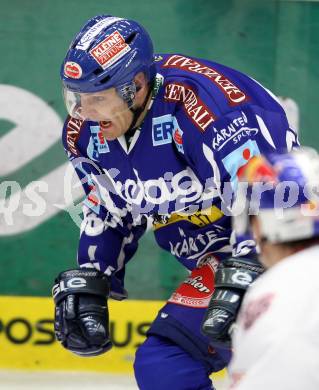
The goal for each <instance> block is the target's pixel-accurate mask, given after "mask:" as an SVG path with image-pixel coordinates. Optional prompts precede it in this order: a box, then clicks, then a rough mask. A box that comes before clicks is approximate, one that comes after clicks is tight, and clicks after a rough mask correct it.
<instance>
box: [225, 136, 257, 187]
mask: <svg viewBox="0 0 319 390" xmlns="http://www.w3.org/2000/svg"><path fill="white" fill-rule="evenodd" d="M259 155H260V150H259V148H258V145H257V142H256V141H253V140H248V141H246V142H245V143H244V144H243V145H241V146H239V147H238V148H237V149H235V150H233V151H232V152H231V153H229V154H228V155H227V156H226V157H224V158H223V159H222V162H223V164H224V167H225V168H226V170H227V172H228V173H229V175H230V181H231V185H232V188H233V189H234V190H236V188H237V184H238V176H240V172H241V170H242V169H244V167H245V165H246V164H247V163H248V161H249V160H250V159H251V158H252V157H254V156H259Z"/></svg>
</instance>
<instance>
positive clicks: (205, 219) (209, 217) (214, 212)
mask: <svg viewBox="0 0 319 390" xmlns="http://www.w3.org/2000/svg"><path fill="white" fill-rule="evenodd" d="M223 215H224V214H223V213H222V212H221V210H220V209H219V208H218V207H216V206H212V207H210V208H207V209H205V210H203V211H197V212H196V213H194V214H186V213H173V214H172V215H171V216H170V217H169V218H168V219H167V220H166V221H165V222H155V223H154V224H153V228H154V230H157V229H160V228H162V227H164V226H167V225H170V224H172V223H176V222H179V221H187V222H190V223H192V224H193V225H196V226H199V227H203V226H206V225H210V224H212V223H214V222H216V221H218V220H219V219H220V218H221V217H222V216H223Z"/></svg>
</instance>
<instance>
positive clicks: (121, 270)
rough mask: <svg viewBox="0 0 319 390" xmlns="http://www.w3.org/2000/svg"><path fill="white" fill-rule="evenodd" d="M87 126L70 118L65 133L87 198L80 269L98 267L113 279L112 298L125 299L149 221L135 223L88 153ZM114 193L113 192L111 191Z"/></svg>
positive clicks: (69, 152)
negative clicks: (130, 267) (128, 274)
mask: <svg viewBox="0 0 319 390" xmlns="http://www.w3.org/2000/svg"><path fill="white" fill-rule="evenodd" d="M86 126H87V124H86V123H85V122H82V121H79V120H76V119H74V118H70V117H69V118H68V119H67V120H66V122H65V125H64V129H63V144H64V148H65V150H66V152H67V155H68V157H69V160H70V161H71V163H72V164H73V166H74V168H75V170H76V172H77V175H78V177H79V179H80V181H81V184H82V186H83V189H84V191H85V194H86V198H85V200H84V201H83V221H82V224H81V232H80V240H79V247H78V264H79V266H80V267H89V268H91V267H94V268H96V269H98V270H100V271H102V272H104V273H106V274H107V275H108V276H110V279H111V296H112V297H113V298H115V299H123V298H125V297H126V296H127V293H126V290H125V289H124V276H125V265H126V263H127V262H128V261H129V260H130V259H131V258H132V257H133V255H134V253H135V252H136V250H137V247H138V240H139V238H140V237H141V236H142V235H143V233H144V232H145V230H146V219H143V218H141V219H140V220H139V221H137V220H133V218H132V215H131V214H130V213H129V211H128V210H127V208H125V204H123V203H124V202H123V200H122V199H119V198H118V196H116V194H114V191H112V190H111V186H110V185H108V182H107V177H106V175H104V174H103V170H102V169H101V167H100V166H99V165H98V163H97V162H96V161H93V160H91V159H89V158H88V157H87V155H86V154H85V153H84V150H86V145H88V144H89V139H86V137H88V138H89V134H90V133H89V132H88V131H85V127H86ZM108 189H110V190H108Z"/></svg>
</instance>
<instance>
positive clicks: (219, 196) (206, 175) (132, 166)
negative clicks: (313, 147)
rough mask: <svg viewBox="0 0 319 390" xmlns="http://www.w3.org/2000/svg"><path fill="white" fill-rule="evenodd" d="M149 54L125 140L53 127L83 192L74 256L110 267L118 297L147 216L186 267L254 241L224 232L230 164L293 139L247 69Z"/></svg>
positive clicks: (93, 127) (90, 127) (234, 169)
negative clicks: (141, 104)
mask: <svg viewBox="0 0 319 390" xmlns="http://www.w3.org/2000/svg"><path fill="white" fill-rule="evenodd" d="M155 61H156V68H157V76H156V79H155V82H154V85H153V91H152V94H153V95H152V100H151V102H150V105H149V107H148V112H147V115H146V117H145V119H144V121H143V123H142V125H141V126H140V128H139V129H138V130H137V131H136V132H135V134H134V136H133V139H132V140H131V142H130V144H129V147H128V146H127V143H126V140H125V138H124V136H122V137H120V138H118V139H116V140H114V141H106V140H105V139H104V137H103V134H102V131H101V129H100V127H99V124H98V123H96V122H89V121H80V120H76V119H74V118H70V117H68V118H67V120H66V122H65V125H64V130H63V143H64V147H65V149H66V151H67V153H68V156H69V158H70V160H71V161H72V162H73V163H74V166H75V168H76V170H77V173H78V175H79V177H80V178H81V179H82V183H83V187H84V189H85V192H86V195H87V197H86V200H85V201H84V221H83V223H82V227H81V236H80V243H79V250H78V262H79V264H80V266H94V267H96V268H98V269H100V270H101V271H102V272H106V273H107V274H108V275H110V276H111V280H112V294H113V297H118V298H119V299H120V298H121V297H124V296H125V289H124V274H125V264H126V263H127V262H128V261H129V260H130V259H131V258H132V256H133V255H134V253H135V251H136V249H137V246H138V240H139V238H140V237H141V236H142V235H143V233H144V232H145V230H146V226H147V217H151V218H152V219H153V221H154V232H155V237H156V240H157V242H158V244H159V245H160V246H161V247H162V248H164V249H165V250H167V251H169V252H171V253H172V254H173V255H174V256H175V257H176V258H177V259H178V260H179V261H180V262H181V263H182V264H184V265H185V266H186V267H187V268H188V269H190V270H192V269H194V268H196V267H197V265H198V264H201V262H202V261H203V259H204V258H205V257H207V256H214V257H215V259H217V260H218V261H220V260H223V259H224V258H225V257H228V256H230V255H235V256H236V255H237V256H242V255H246V254H248V253H249V252H250V251H252V250H254V243H253V241H251V240H250V239H249V238H246V239H244V238H243V239H242V240H239V241H238V239H237V240H235V239H234V238H233V237H232V236H231V217H230V213H229V208H228V206H229V204H230V203H231V198H232V194H233V192H234V191H235V190H236V185H237V175H238V172H239V171H240V169H241V168H242V167H243V166H244V165H245V164H246V163H247V162H248V160H250V159H251V158H252V157H253V156H256V155H259V154H261V153H267V152H273V151H276V150H277V151H284V152H286V151H287V150H290V149H291V148H292V147H294V146H297V143H298V141H297V139H296V135H295V133H294V132H293V130H291V129H289V125H288V121H287V118H286V115H285V112H284V110H283V108H282V107H281V106H280V104H279V103H278V101H277V100H276V99H275V97H274V96H273V95H272V94H271V93H270V92H269V91H267V90H266V89H265V88H263V87H262V86H261V85H260V84H258V83H257V82H256V81H255V80H253V79H251V78H250V77H248V76H246V75H244V74H242V73H240V72H238V71H236V70H234V69H231V68H228V67H226V66H223V65H220V64H217V63H214V62H210V61H206V60H202V59H197V58H191V57H186V56H183V55H180V54H161V55H157V56H156V57H155Z"/></svg>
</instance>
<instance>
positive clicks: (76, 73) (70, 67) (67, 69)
mask: <svg viewBox="0 0 319 390" xmlns="http://www.w3.org/2000/svg"><path fill="white" fill-rule="evenodd" d="M64 74H65V76H67V77H70V78H71V79H79V78H80V77H81V76H82V68H81V66H80V65H79V64H77V63H76V62H72V61H68V62H66V63H65V65H64Z"/></svg>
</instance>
